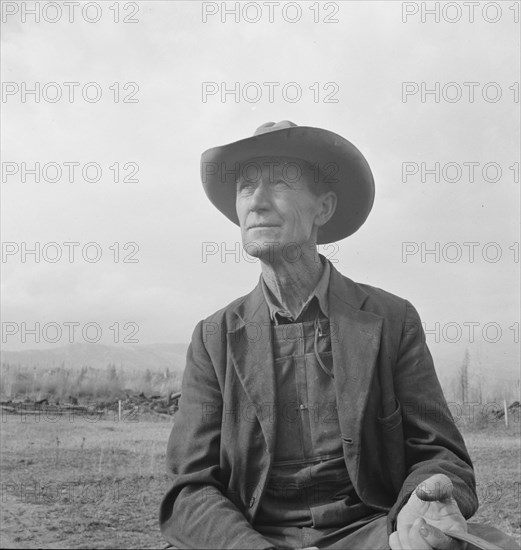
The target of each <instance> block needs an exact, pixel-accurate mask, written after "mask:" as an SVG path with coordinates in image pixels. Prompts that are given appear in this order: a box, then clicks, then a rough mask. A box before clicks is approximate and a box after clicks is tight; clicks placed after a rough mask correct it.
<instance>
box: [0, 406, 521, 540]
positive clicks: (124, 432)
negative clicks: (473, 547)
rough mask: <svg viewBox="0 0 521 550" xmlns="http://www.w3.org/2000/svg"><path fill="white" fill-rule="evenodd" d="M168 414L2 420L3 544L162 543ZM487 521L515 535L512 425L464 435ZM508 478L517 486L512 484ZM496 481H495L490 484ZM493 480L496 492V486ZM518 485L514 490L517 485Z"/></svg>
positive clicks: (516, 475)
mask: <svg viewBox="0 0 521 550" xmlns="http://www.w3.org/2000/svg"><path fill="white" fill-rule="evenodd" d="M170 428H171V422H169V421H166V422H152V421H150V420H148V421H146V420H144V419H139V421H138V422H122V423H117V422H115V421H114V420H100V421H97V422H88V421H87V420H86V419H84V418H75V419H74V422H70V421H69V419H68V417H67V416H64V417H60V418H58V419H57V420H56V421H55V422H49V421H45V420H44V419H40V421H37V418H32V417H30V416H27V417H26V420H25V422H23V421H22V419H21V417H17V416H4V417H3V418H2V423H1V429H2V454H1V465H2V506H1V510H2V512H1V514H2V515H1V522H2V537H1V540H0V543H1V546H2V547H4V548H5V547H13V546H15V547H16V546H17V547H19V548H23V547H26V548H161V547H164V546H165V542H164V541H163V539H162V537H161V535H160V533H159V528H158V521H157V517H158V507H159V502H160V499H161V497H162V495H163V494H164V492H165V491H166V489H167V487H168V485H169V481H168V478H167V476H166V475H165V473H164V455H165V449H166V442H167V439H168V436H169V433H170ZM465 439H466V441H467V444H468V448H469V451H470V453H471V455H472V458H473V460H474V461H475V465H476V472H477V477H478V492H479V493H480V496H481V500H482V506H481V508H480V511H479V512H478V514H477V516H475V518H474V520H475V521H490V522H491V523H492V524H494V525H496V526H497V527H499V528H501V529H503V530H504V531H506V532H508V533H510V534H512V535H514V536H515V538H516V539H517V540H518V541H521V525H520V523H519V517H520V514H519V479H520V472H519V463H520V451H519V425H515V426H514V427H513V429H510V430H505V429H504V428H502V427H501V426H498V425H496V426H495V427H493V428H492V427H489V428H487V429H486V430H477V431H473V432H467V433H465ZM516 483H517V485H516ZM493 484H499V485H493ZM497 487H500V490H501V493H499V494H498V492H497ZM516 491H517V492H516Z"/></svg>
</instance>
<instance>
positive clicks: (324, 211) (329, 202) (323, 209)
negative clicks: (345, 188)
mask: <svg viewBox="0 0 521 550" xmlns="http://www.w3.org/2000/svg"><path fill="white" fill-rule="evenodd" d="M318 200H319V201H320V210H319V213H318V215H317V218H316V220H315V223H316V225H317V226H318V227H322V226H323V225H325V224H326V223H327V222H328V221H329V220H330V219H331V218H332V217H333V214H334V213H335V210H336V205H337V196H336V193H335V192H334V191H327V192H326V193H324V194H323V195H320V197H319V199H318Z"/></svg>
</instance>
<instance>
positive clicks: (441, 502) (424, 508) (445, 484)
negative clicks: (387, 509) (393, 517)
mask: <svg viewBox="0 0 521 550" xmlns="http://www.w3.org/2000/svg"><path fill="white" fill-rule="evenodd" d="M452 491H453V486H452V482H451V480H450V479H449V478H448V477H447V476H446V475H444V474H436V475H433V476H431V477H429V478H428V479H426V480H425V481H424V482H423V483H420V485H418V487H416V489H415V491H414V493H413V494H412V495H411V497H410V498H409V500H408V502H407V504H405V506H404V507H403V508H402V509H401V510H400V512H399V513H398V518H397V522H396V531H394V533H391V536H390V537H389V546H390V547H391V549H392V550H431V549H432V548H435V549H437V550H464V548H465V546H466V544H465V543H464V542H460V541H456V540H454V539H453V538H451V537H448V536H447V535H444V534H443V533H442V532H441V531H440V529H441V530H443V531H446V530H451V531H464V532H466V531H467V522H466V521H465V518H464V517H463V516H462V514H461V512H460V510H459V508H458V505H457V503H456V501H455V500H454V498H453V497H452Z"/></svg>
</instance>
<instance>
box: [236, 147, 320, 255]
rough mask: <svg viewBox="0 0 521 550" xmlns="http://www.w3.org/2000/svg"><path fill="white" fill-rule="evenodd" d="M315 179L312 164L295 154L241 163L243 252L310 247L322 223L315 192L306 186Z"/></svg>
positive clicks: (239, 210)
mask: <svg viewBox="0 0 521 550" xmlns="http://www.w3.org/2000/svg"><path fill="white" fill-rule="evenodd" d="M315 181H316V174H314V173H313V169H312V168H311V167H310V166H309V165H307V164H306V163H302V162H300V161H298V160H297V159H290V158H286V157H270V158H267V157H262V158H256V159H252V160H251V161H249V163H247V164H245V165H244V166H243V170H242V172H241V176H240V177H239V179H238V181H237V196H236V209H237V215H238V217H239V223H240V226H241V234H242V243H243V247H244V248H245V250H246V251H247V252H248V254H250V255H251V256H256V257H261V256H264V257H266V253H267V252H269V251H270V250H271V254H273V253H275V254H276V253H277V251H278V252H279V253H280V252H281V251H282V250H283V249H284V247H288V246H289V247H293V248H297V247H302V249H303V250H304V249H306V248H307V247H309V249H310V250H309V251H310V252H311V250H313V251H314V246H315V244H316V233H317V229H318V227H319V225H322V224H323V223H324V221H321V215H322V216H323V212H322V211H323V207H322V203H321V200H320V197H319V196H317V195H316V194H314V193H313V192H312V191H311V189H312V185H313V184H314V182H315Z"/></svg>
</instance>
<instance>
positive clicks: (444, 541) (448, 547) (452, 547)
mask: <svg viewBox="0 0 521 550" xmlns="http://www.w3.org/2000/svg"><path fill="white" fill-rule="evenodd" d="M417 536H420V537H421V538H422V539H423V540H424V542H425V543H427V544H428V545H429V547H432V548H435V549H436V550H464V548H465V546H466V544H465V543H462V542H460V541H457V540H454V539H453V538H452V537H449V536H447V535H445V534H444V533H443V532H442V531H440V530H439V529H438V528H436V527H434V525H430V524H429V523H427V522H425V520H423V519H421V521H420V522H414V524H413V526H412V528H411V532H410V533H409V537H410V538H411V540H412V539H413V537H414V540H415V541H416V537H417Z"/></svg>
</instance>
